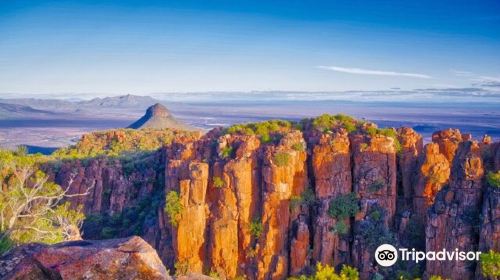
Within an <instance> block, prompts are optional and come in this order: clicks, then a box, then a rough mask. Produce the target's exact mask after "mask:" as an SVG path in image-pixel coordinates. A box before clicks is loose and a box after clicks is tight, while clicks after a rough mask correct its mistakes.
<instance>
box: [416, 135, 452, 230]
mask: <svg viewBox="0 0 500 280" xmlns="http://www.w3.org/2000/svg"><path fill="white" fill-rule="evenodd" d="M449 177H450V163H449V162H448V160H447V159H446V157H445V156H444V155H443V154H441V153H440V152H439V146H438V144H435V143H429V144H427V145H425V148H424V153H423V154H422V156H421V157H420V160H419V166H418V171H417V178H416V182H415V190H414V192H415V194H414V196H413V212H414V213H415V217H416V218H417V219H418V221H420V222H425V217H426V215H427V209H428V208H429V207H430V206H431V205H432V203H433V202H434V198H435V196H436V194H437V193H438V192H439V190H441V188H442V187H443V186H444V185H446V183H448V179H449Z"/></svg>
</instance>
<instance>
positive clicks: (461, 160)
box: [425, 141, 484, 279]
mask: <svg viewBox="0 0 500 280" xmlns="http://www.w3.org/2000/svg"><path fill="white" fill-rule="evenodd" d="M483 174H484V169H483V162H482V159H481V153H480V148H479V145H478V143H477V142H474V141H466V142H462V143H460V145H459V147H458V149H457V151H456V155H455V158H454V160H453V164H452V169H451V176H450V183H449V187H447V188H444V189H442V190H441V191H440V192H439V193H438V195H437V197H436V199H435V203H434V205H433V206H432V208H431V209H430V211H429V214H428V222H427V228H426V249H427V251H436V252H437V251H440V250H442V249H447V250H448V251H453V250H455V249H458V250H459V251H465V252H468V251H477V249H478V242H479V233H478V231H479V226H480V219H479V214H480V209H481V202H482V178H483ZM475 266H476V263H474V262H471V261H449V262H437V261H434V262H432V261H429V262H427V265H426V272H425V273H426V275H427V276H430V275H441V276H443V277H447V278H451V279H472V278H473V277H474V274H475Z"/></svg>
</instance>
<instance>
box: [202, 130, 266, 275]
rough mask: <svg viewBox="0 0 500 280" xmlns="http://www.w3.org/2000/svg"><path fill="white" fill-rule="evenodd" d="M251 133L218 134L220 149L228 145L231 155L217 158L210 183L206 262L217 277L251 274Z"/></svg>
mask: <svg viewBox="0 0 500 280" xmlns="http://www.w3.org/2000/svg"><path fill="white" fill-rule="evenodd" d="M259 145H260V142H259V140H258V139H257V138H256V137H255V136H230V135H226V136H222V137H221V138H220V139H219V148H218V150H219V151H221V150H223V149H227V148H228V147H232V149H234V150H235V152H234V155H231V156H229V157H228V158H225V159H221V158H218V159H217V161H216V162H215V164H214V167H213V177H212V180H211V182H212V183H211V185H210V189H209V192H210V195H209V196H210V198H209V199H210V204H211V211H210V212H211V216H210V231H209V242H210V243H209V244H208V245H209V260H208V261H209V262H210V263H211V268H212V269H213V270H214V271H215V272H217V273H218V274H219V275H221V276H225V277H229V278H234V277H235V276H237V275H245V274H248V275H255V271H251V269H252V267H251V264H252V261H253V257H254V256H255V253H253V251H254V250H255V249H254V247H255V242H256V241H255V238H254V237H253V236H252V235H251V233H250V224H251V222H252V221H253V220H254V219H256V218H258V215H257V212H258V206H259V201H260V188H259V179H260V178H259V176H260V173H259V172H258V170H259V169H258V167H259V166H258V159H257V149H258V148H259Z"/></svg>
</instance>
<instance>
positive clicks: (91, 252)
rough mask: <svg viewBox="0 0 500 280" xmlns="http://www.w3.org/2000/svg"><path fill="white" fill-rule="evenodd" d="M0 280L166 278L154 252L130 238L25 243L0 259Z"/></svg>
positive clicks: (137, 238)
mask: <svg viewBox="0 0 500 280" xmlns="http://www.w3.org/2000/svg"><path fill="white" fill-rule="evenodd" d="M0 277H1V278H2V279H40V280H44V279H47V280H60V279H63V280H64V279H68V280H70V279H96V280H97V279H130V280H132V279H144V280H146V279H148V280H149V279H158V280H160V279H162V280H163V279H170V276H169V275H168V272H167V270H166V268H165V266H163V264H162V262H161V260H160V258H159V257H158V255H157V253H156V251H155V250H154V249H153V248H152V247H151V246H150V245H149V244H148V243H146V242H145V241H144V240H142V239H141V238H139V237H136V236H133V237H129V238H124V239H111V240H104V241H87V240H86V241H70V242H64V243H59V244H56V245H41V244H29V245H25V246H21V247H18V248H16V249H14V250H12V251H11V252H9V253H8V254H7V255H4V256H1V257H0Z"/></svg>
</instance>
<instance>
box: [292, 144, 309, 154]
mask: <svg viewBox="0 0 500 280" xmlns="http://www.w3.org/2000/svg"><path fill="white" fill-rule="evenodd" d="M292 149H294V150H295V151H297V152H302V151H305V149H306V148H305V147H304V144H303V143H300V142H299V143H295V144H293V145H292Z"/></svg>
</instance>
